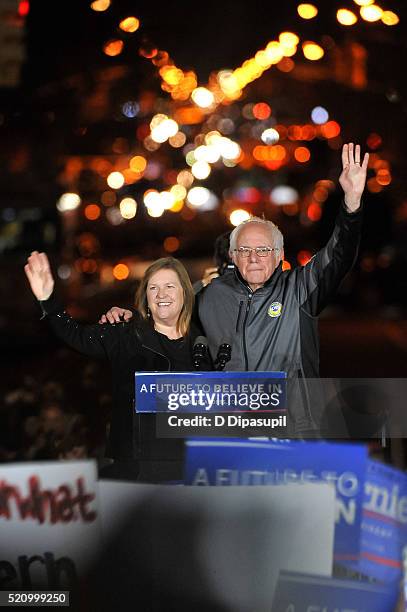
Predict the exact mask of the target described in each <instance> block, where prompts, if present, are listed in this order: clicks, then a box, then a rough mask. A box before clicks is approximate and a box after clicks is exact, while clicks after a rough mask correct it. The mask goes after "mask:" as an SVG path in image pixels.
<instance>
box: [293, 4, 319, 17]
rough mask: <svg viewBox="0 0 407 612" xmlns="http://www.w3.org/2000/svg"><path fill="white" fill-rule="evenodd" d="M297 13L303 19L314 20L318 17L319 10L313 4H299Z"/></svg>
mask: <svg viewBox="0 0 407 612" xmlns="http://www.w3.org/2000/svg"><path fill="white" fill-rule="evenodd" d="M297 13H298V14H299V16H300V17H301V18H302V19H313V18H314V17H316V16H317V15H318V9H317V7H316V6H314V5H313V4H299V5H298V6H297Z"/></svg>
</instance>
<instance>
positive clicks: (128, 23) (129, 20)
mask: <svg viewBox="0 0 407 612" xmlns="http://www.w3.org/2000/svg"><path fill="white" fill-rule="evenodd" d="M139 27H140V21H139V20H138V19H137V17H126V18H125V19H122V21H121V22H120V23H119V28H120V29H121V30H123V32H129V33H132V32H135V31H136V30H138V29H139Z"/></svg>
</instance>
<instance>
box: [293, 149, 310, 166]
mask: <svg viewBox="0 0 407 612" xmlns="http://www.w3.org/2000/svg"><path fill="white" fill-rule="evenodd" d="M294 157H295V159H296V160H297V161H298V162H300V163H301V164H304V163H306V162H307V161H309V159H310V158H311V153H310V150H309V149H307V147H297V148H296V149H295V151H294Z"/></svg>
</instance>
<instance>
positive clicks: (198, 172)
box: [191, 161, 211, 179]
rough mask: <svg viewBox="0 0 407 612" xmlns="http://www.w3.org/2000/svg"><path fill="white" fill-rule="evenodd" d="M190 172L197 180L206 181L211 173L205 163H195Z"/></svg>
mask: <svg viewBox="0 0 407 612" xmlns="http://www.w3.org/2000/svg"><path fill="white" fill-rule="evenodd" d="M191 172H192V174H193V175H194V177H195V178H197V179H206V178H207V177H208V176H209V175H210V173H211V167H210V165H209V164H208V163H207V162H205V161H196V162H195V163H194V164H192V167H191Z"/></svg>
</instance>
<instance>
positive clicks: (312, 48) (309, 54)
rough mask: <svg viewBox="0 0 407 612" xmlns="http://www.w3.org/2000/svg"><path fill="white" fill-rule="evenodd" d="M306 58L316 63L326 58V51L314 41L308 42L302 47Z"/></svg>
mask: <svg viewBox="0 0 407 612" xmlns="http://www.w3.org/2000/svg"><path fill="white" fill-rule="evenodd" d="M302 52H303V53H304V57H306V58H307V59H309V60H311V61H313V62H315V61H317V60H319V59H321V58H322V57H323V56H324V53H325V52H324V50H323V48H322V47H321V46H320V45H317V43H315V42H312V41H306V42H304V43H303V45H302Z"/></svg>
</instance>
